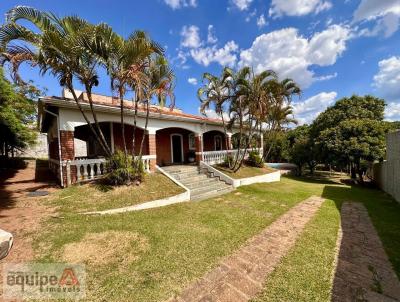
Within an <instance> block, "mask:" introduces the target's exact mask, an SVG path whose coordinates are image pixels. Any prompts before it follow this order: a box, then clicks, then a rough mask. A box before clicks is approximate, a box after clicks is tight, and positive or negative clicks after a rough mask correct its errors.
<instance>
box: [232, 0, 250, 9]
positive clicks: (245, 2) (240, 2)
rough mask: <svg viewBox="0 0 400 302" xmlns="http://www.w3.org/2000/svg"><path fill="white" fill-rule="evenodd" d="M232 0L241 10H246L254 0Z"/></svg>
mask: <svg viewBox="0 0 400 302" xmlns="http://www.w3.org/2000/svg"><path fill="white" fill-rule="evenodd" d="M232 2H233V4H234V5H235V6H236V7H237V8H238V9H239V10H246V9H248V8H249V6H250V4H251V2H253V0H232Z"/></svg>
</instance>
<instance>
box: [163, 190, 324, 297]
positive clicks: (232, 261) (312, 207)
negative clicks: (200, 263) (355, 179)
mask: <svg viewBox="0 0 400 302" xmlns="http://www.w3.org/2000/svg"><path fill="white" fill-rule="evenodd" d="M323 201H324V199H322V198H321V197H317V196H312V197H310V198H308V199H306V200H305V201H303V202H301V203H299V204H298V205H296V206H294V207H293V208H291V209H290V210H289V211H287V212H286V213H285V214H283V215H282V216H280V217H279V218H278V219H277V220H275V221H274V222H273V223H272V224H271V225H269V226H268V227H267V228H265V229H264V230H263V231H262V232H261V233H259V234H258V235H256V236H254V237H253V238H251V239H250V240H248V241H247V243H246V244H245V245H244V246H243V247H241V248H240V249H239V250H237V251H236V252H234V253H233V254H232V255H230V256H228V257H226V258H224V259H223V260H222V261H221V262H220V263H219V265H217V267H216V268H214V269H213V270H211V271H210V272H208V273H207V274H206V275H205V276H203V277H202V278H201V279H199V280H197V281H195V282H193V283H192V284H190V285H189V286H188V287H186V288H185V289H184V290H183V292H182V293H181V294H180V295H179V296H178V297H173V298H170V299H169V300H168V302H195V301H198V302H200V301H201V302H205V301H235V302H242V301H243V302H244V301H249V300H250V299H252V298H253V297H255V296H256V295H257V293H259V292H260V291H261V290H262V289H263V285H264V282H265V280H266V278H267V277H268V275H269V274H271V272H273V270H274V269H275V268H276V267H277V266H278V264H279V263H280V261H281V259H282V258H283V257H284V256H285V255H286V254H287V252H288V251H289V250H290V249H291V248H292V247H293V246H294V244H295V242H296V240H297V238H298V237H299V236H300V234H301V233H302V231H303V229H304V227H305V225H306V224H307V223H308V222H309V221H310V220H311V218H312V217H313V216H314V215H315V213H316V212H317V211H318V209H319V207H320V206H321V204H322V202H323Z"/></svg>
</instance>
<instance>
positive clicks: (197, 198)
mask: <svg viewBox="0 0 400 302" xmlns="http://www.w3.org/2000/svg"><path fill="white" fill-rule="evenodd" d="M232 191H233V187H230V188H229V187H228V188H224V189H221V190H213V191H210V192H208V193H204V194H197V195H191V198H190V200H191V201H201V200H205V199H209V198H213V197H216V196H219V195H223V194H227V193H230V192H232Z"/></svg>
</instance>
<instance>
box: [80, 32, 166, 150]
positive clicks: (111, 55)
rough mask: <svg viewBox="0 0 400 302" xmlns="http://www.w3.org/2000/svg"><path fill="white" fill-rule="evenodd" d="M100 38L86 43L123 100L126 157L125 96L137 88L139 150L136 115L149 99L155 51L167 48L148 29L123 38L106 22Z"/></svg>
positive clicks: (122, 117)
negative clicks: (151, 64) (149, 74)
mask: <svg viewBox="0 0 400 302" xmlns="http://www.w3.org/2000/svg"><path fill="white" fill-rule="evenodd" d="M98 35H99V37H101V38H99V40H96V41H93V43H91V45H86V46H87V48H89V49H90V52H91V53H92V54H94V55H95V56H96V57H97V58H99V60H100V61H101V62H102V64H103V66H104V67H105V68H106V70H107V73H108V74H109V76H110V80H111V81H110V82H111V88H112V90H113V91H115V92H116V93H117V95H118V98H119V101H120V116H121V130H122V131H121V132H122V133H121V134H122V142H123V148H124V154H125V157H127V156H128V150H127V144H126V138H125V122H124V107H125V106H124V97H125V95H126V93H127V92H128V91H133V92H134V95H135V97H134V108H135V114H134V136H133V146H132V150H135V132H136V117H137V111H138V106H139V102H140V101H141V100H143V99H145V94H144V93H145V88H146V87H147V85H148V81H149V79H148V77H147V75H146V72H145V71H146V68H148V66H149V64H150V63H149V62H150V57H151V56H152V55H153V54H162V53H163V49H162V48H161V47H160V46H159V45H158V44H157V43H156V42H154V41H152V40H151V39H150V38H149V37H148V36H147V34H146V33H145V32H143V31H135V32H134V33H132V34H131V35H130V36H129V37H128V38H127V39H124V38H122V37H121V36H119V35H118V34H116V33H115V32H113V30H112V29H111V28H110V27H109V26H107V25H105V24H103V25H102V26H101V27H98Z"/></svg>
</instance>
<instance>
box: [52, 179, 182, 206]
mask: <svg viewBox="0 0 400 302" xmlns="http://www.w3.org/2000/svg"><path fill="white" fill-rule="evenodd" d="M182 192H184V190H183V189H182V188H181V187H179V186H177V185H176V184H175V183H174V182H172V181H171V180H170V179H168V178H167V177H166V176H164V175H162V174H159V173H154V174H151V175H148V174H147V175H145V177H144V181H143V182H142V183H141V184H140V185H139V186H129V187H127V186H121V187H117V188H113V187H110V186H106V185H102V184H98V183H95V184H85V185H76V186H71V187H69V188H67V189H64V190H62V191H61V192H60V193H59V195H58V196H57V198H55V199H54V202H55V205H57V206H58V205H59V204H62V208H63V210H64V211H76V212H86V211H101V210H107V209H113V208H120V207H126V206H130V205H133V204H138V203H142V202H146V201H151V200H157V199H162V198H166V197H170V196H173V195H176V194H179V193H182Z"/></svg>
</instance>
